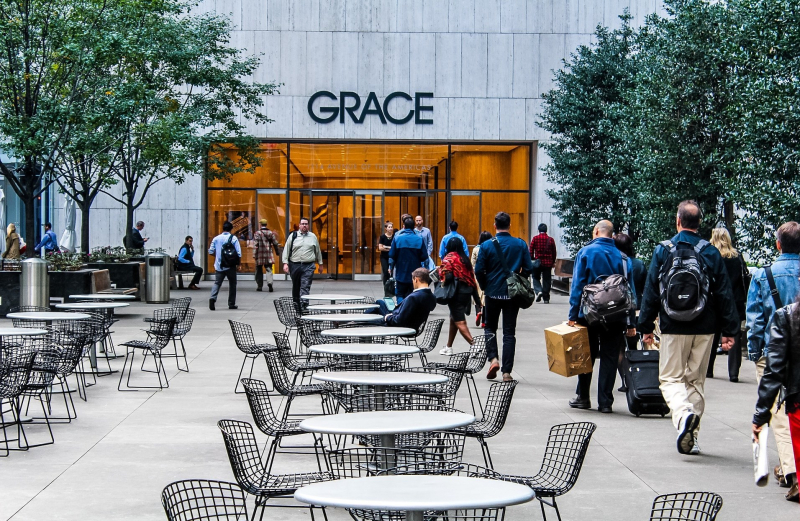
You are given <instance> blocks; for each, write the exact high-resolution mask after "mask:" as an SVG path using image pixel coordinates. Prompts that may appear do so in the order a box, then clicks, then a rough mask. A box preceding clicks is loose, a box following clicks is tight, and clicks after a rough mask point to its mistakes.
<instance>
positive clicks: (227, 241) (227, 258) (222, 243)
mask: <svg viewBox="0 0 800 521" xmlns="http://www.w3.org/2000/svg"><path fill="white" fill-rule="evenodd" d="M231 230H233V225H232V224H231V223H230V222H229V221H225V222H224V223H222V233H221V234H219V235H217V236H216V237H214V239H213V240H212V241H211V247H210V248H208V254H209V255H214V257H215V260H214V272H215V273H214V285H213V286H212V287H211V297H210V298H209V299H208V309H210V310H211V311H214V309H216V308H215V304H216V302H217V295H219V288H220V286H222V281H223V280H225V279H226V278H227V279H228V309H237V308H238V307H239V306H237V305H236V267H237V266H238V265H239V262H240V259H241V258H242V246H241V245H240V244H239V238H238V237H236V236H235V235H233V234H232V233H231ZM234 252H235V253H234Z"/></svg>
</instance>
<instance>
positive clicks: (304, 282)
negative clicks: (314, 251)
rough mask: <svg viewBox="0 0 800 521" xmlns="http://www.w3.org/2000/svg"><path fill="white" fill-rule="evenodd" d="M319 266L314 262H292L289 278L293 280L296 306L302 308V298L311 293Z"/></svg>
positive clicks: (293, 296)
mask: <svg viewBox="0 0 800 521" xmlns="http://www.w3.org/2000/svg"><path fill="white" fill-rule="evenodd" d="M316 269H317V265H316V264H314V263H313V262H306V263H302V262H290V263H289V276H290V277H291V278H292V300H294V304H295V306H300V297H301V296H302V295H308V294H309V293H311V281H312V280H314V272H315V271H316Z"/></svg>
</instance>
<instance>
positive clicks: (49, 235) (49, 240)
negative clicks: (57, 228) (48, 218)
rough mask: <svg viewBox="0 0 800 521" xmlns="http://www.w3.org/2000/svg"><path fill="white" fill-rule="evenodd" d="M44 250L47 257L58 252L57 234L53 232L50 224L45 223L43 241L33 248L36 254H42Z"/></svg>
mask: <svg viewBox="0 0 800 521" xmlns="http://www.w3.org/2000/svg"><path fill="white" fill-rule="evenodd" d="M42 250H44V253H45V255H47V254H50V253H55V252H57V251H58V238H57V237H56V232H54V231H53V225H52V224H50V223H45V225H44V235H42V240H41V241H39V244H37V245H36V246H34V248H33V251H35V252H36V253H41V251H42Z"/></svg>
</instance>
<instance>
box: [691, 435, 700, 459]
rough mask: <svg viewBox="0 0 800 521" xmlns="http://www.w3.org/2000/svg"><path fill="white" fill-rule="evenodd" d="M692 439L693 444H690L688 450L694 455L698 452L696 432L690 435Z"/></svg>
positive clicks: (698, 445)
mask: <svg viewBox="0 0 800 521" xmlns="http://www.w3.org/2000/svg"><path fill="white" fill-rule="evenodd" d="M692 440H693V441H694V444H693V445H692V450H690V451H689V454H694V455H695V456H696V455H698V454H700V444H699V443H697V433H695V434H694V435H693V436H692Z"/></svg>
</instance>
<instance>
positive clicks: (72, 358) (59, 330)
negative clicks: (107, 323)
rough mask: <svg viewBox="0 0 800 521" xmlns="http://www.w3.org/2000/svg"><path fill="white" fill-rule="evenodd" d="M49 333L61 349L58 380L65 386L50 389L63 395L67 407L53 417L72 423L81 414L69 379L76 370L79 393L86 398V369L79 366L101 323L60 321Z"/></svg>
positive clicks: (53, 341)
mask: <svg viewBox="0 0 800 521" xmlns="http://www.w3.org/2000/svg"><path fill="white" fill-rule="evenodd" d="M101 327H102V326H101ZM49 336H50V342H51V344H52V345H53V346H54V347H55V348H57V349H58V350H59V357H58V359H57V360H56V382H57V383H58V385H59V387H60V389H61V390H60V391H56V390H55V388H52V389H51V391H50V393H51V394H61V395H63V397H64V407H65V409H66V416H64V417H56V416H52V415H51V416H50V420H51V421H66V422H68V423H69V422H71V421H72V420H73V419H75V418H77V417H78V411H77V409H75V402H74V401H73V400H72V392H73V391H72V390H70V389H69V386H68V383H67V381H68V378H69V376H70V375H72V374H74V375H75V383H76V386H77V390H78V393H79V395H80V396H81V397H82V398H83V399H84V400H86V375H85V372H84V371H83V370H78V367H79V366H82V360H83V357H84V355H85V354H86V353H87V352H88V351H89V349H91V347H92V346H93V344H94V341H95V338H96V337H97V326H96V324H94V323H93V322H92V321H91V320H70V321H69V322H60V323H58V324H57V325H55V326H54V327H53V329H52V331H51V332H50V335H49ZM56 382H54V384H55V383H56Z"/></svg>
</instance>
